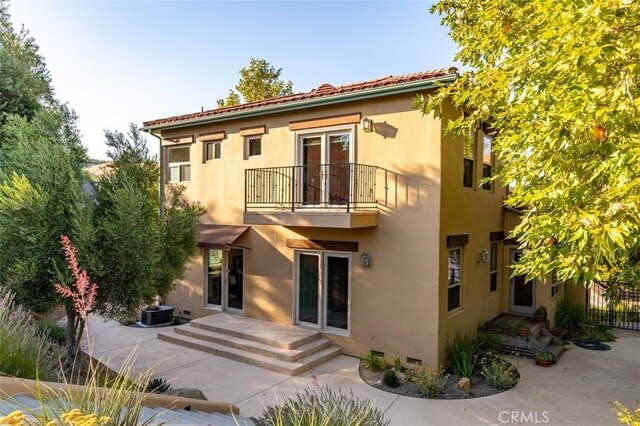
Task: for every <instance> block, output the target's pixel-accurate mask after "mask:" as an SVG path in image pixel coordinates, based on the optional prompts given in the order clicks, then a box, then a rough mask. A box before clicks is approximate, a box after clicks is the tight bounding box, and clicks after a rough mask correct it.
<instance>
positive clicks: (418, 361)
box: [407, 357, 422, 365]
mask: <svg viewBox="0 0 640 426" xmlns="http://www.w3.org/2000/svg"><path fill="white" fill-rule="evenodd" d="M407 364H411V365H422V360H421V359H418V358H411V357H407Z"/></svg>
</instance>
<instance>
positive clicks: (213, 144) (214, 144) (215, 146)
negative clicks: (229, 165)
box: [203, 140, 222, 163]
mask: <svg viewBox="0 0 640 426" xmlns="http://www.w3.org/2000/svg"><path fill="white" fill-rule="evenodd" d="M203 146H204V153H203V159H204V161H203V162H204V163H211V162H213V161H220V160H222V140H215V141H207V142H204V143H203ZM210 146H211V147H213V158H211V159H208V158H207V154H208V152H209V151H208V149H209V147H210ZM216 149H218V150H219V152H218V154H219V156H218V157H216Z"/></svg>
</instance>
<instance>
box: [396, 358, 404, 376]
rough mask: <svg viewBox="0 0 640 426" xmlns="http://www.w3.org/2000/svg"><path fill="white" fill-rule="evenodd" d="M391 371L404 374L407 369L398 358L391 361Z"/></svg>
mask: <svg viewBox="0 0 640 426" xmlns="http://www.w3.org/2000/svg"><path fill="white" fill-rule="evenodd" d="M393 369H394V370H396V371H397V372H399V373H404V372H405V371H407V367H405V366H404V364H403V363H402V361H401V360H400V358H396V359H395V360H394V361H393Z"/></svg>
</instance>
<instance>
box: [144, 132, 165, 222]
mask: <svg viewBox="0 0 640 426" xmlns="http://www.w3.org/2000/svg"><path fill="white" fill-rule="evenodd" d="M141 130H142V131H143V132H146V133H148V134H150V135H151V136H153V137H154V138H157V139H158V144H159V146H160V149H159V150H158V161H159V163H160V164H159V169H160V173H159V176H158V208H159V211H160V212H162V210H163V209H164V167H163V166H162V137H161V136H158V135H156V134H155V133H153V131H151V129H149V130H145V129H141Z"/></svg>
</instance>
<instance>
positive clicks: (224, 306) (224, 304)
mask: <svg viewBox="0 0 640 426" xmlns="http://www.w3.org/2000/svg"><path fill="white" fill-rule="evenodd" d="M210 250H220V252H221V256H222V272H221V280H220V281H221V282H220V286H221V288H220V304H219V305H215V304H213V303H209V251H210ZM240 250H242V257H243V262H242V278H243V280H242V281H243V282H242V286H243V289H242V291H243V299H242V309H237V308H230V307H229V253H230V251H229V250H221V249H204V253H203V258H204V281H203V282H204V307H205V308H208V309H216V310H220V311H228V312H230V313H234V314H244V276H245V275H244V269H245V268H244V249H240Z"/></svg>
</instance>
